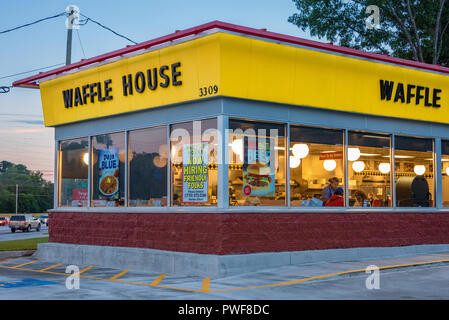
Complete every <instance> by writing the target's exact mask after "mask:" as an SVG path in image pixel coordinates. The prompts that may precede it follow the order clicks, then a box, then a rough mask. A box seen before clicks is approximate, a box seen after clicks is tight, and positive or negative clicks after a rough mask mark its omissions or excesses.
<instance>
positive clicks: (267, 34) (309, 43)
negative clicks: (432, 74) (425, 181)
mask: <svg viewBox="0 0 449 320" xmlns="http://www.w3.org/2000/svg"><path fill="white" fill-rule="evenodd" d="M214 28H218V29H223V30H227V31H231V32H237V33H242V34H246V35H251V36H256V37H261V38H267V39H271V40H276V41H282V42H287V43H292V44H296V45H302V46H306V47H311V48H315V49H321V50H326V51H331V52H338V53H341V54H346V55H352V56H356V57H361V58H367V59H372V60H378V61H382V62H388V63H393V64H398V65H403V66H407V67H413V68H418V69H423V70H430V71H436V72H441V73H448V74H449V68H447V67H442V66H440V65H434V64H428V63H423V62H417V61H413V60H406V59H400V58H395V57H391V56H389V55H382V54H378V53H370V52H366V51H361V50H356V49H350V48H346V47H340V46H335V45H333V44H331V43H323V42H318V41H313V40H307V39H303V38H298V37H294V36H289V35H284V34H280V33H275V32H271V31H267V30H266V29H254V28H250V27H243V26H240V25H235V24H231V23H226V22H222V21H212V22H208V23H205V24H202V25H199V26H196V27H192V28H188V29H185V30H182V31H179V30H177V31H175V32H174V33H172V34H169V35H166V36H162V37H159V38H156V39H153V40H148V41H145V42H141V43H138V44H135V45H129V46H126V47H125V48H122V49H118V50H114V51H111V52H108V53H105V54H102V55H99V56H96V57H92V58H89V59H82V60H81V61H79V62H75V63H72V64H70V65H67V66H63V67H59V68H57V69H53V70H49V71H46V72H40V73H39V74H37V75H34V76H30V77H27V78H24V79H21V80H17V81H15V82H14V83H13V84H12V85H13V86H14V87H19V86H31V87H36V86H37V85H36V84H35V83H33V82H34V81H37V80H40V79H43V78H46V77H49V76H52V75H56V74H59V73H62V72H66V71H69V70H72V69H76V68H80V67H83V66H86V65H90V64H93V63H97V62H101V61H104V60H107V59H111V58H114V57H117V56H120V55H124V54H128V53H131V52H134V51H138V50H142V49H147V48H149V47H152V46H155V45H158V44H161V43H165V42H168V41H173V40H176V39H179V38H183V37H186V36H189V35H193V34H198V33H201V32H203V31H206V30H210V29H214Z"/></svg>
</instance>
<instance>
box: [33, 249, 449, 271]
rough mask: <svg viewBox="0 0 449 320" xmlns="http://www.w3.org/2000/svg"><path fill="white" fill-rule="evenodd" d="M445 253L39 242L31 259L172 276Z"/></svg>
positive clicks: (448, 250)
mask: <svg viewBox="0 0 449 320" xmlns="http://www.w3.org/2000/svg"><path fill="white" fill-rule="evenodd" d="M439 252H449V245H448V244H433V245H415V246H404V247H367V248H349V249H329V250H309V251H295V252H264V253H252V254H234V255H213V254H197V253H188V252H174V251H164V250H155V249H145V248H127V247H110V246H93V245H74V244H64V243H51V242H49V243H40V244H38V250H37V251H36V253H34V255H33V258H36V259H39V260H41V261H46V262H55V263H66V264H74V265H92V266H99V267H107V268H114V269H126V270H134V271H137V272H142V273H145V272H150V273H155V272H157V273H164V274H169V275H177V276H201V277H210V278H222V277H228V276H233V275H239V274H243V273H248V272H256V271H260V270H263V269H269V268H277V267H283V266H288V265H306V264H314V263H326V262H349V261H363V260H371V259H382V258H394V257H404V256H410V255H417V254H430V253H439Z"/></svg>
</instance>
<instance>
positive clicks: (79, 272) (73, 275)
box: [73, 266, 93, 276]
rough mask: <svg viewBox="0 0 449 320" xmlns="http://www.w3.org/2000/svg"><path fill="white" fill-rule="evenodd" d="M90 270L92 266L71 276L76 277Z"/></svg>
mask: <svg viewBox="0 0 449 320" xmlns="http://www.w3.org/2000/svg"><path fill="white" fill-rule="evenodd" d="M92 268H93V266H90V267H87V268H84V269H83V270H81V271H78V272H75V273H74V274H73V276H78V275H80V274H81V273H83V272H86V271H87V270H90V269H92Z"/></svg>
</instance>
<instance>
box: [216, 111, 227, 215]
mask: <svg viewBox="0 0 449 320" xmlns="http://www.w3.org/2000/svg"><path fill="white" fill-rule="evenodd" d="M228 129H229V117H228V116H226V115H219V116H218V117H217V134H218V135H219V136H218V149H219V150H218V151H219V153H218V155H219V157H218V172H217V174H218V179H217V182H218V186H217V197H218V199H217V206H218V208H220V209H223V208H229V174H228V172H229V163H228V162H229V147H228V144H229V137H228ZM220 136H221V137H220Z"/></svg>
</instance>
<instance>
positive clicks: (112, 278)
mask: <svg viewBox="0 0 449 320" xmlns="http://www.w3.org/2000/svg"><path fill="white" fill-rule="evenodd" d="M127 272H128V270H123V271H122V272H120V273H119V274H116V275H115V276H113V277H110V278H109V280H115V279H117V278H118V277H121V276H123V275H124V274H125V273H127Z"/></svg>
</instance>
